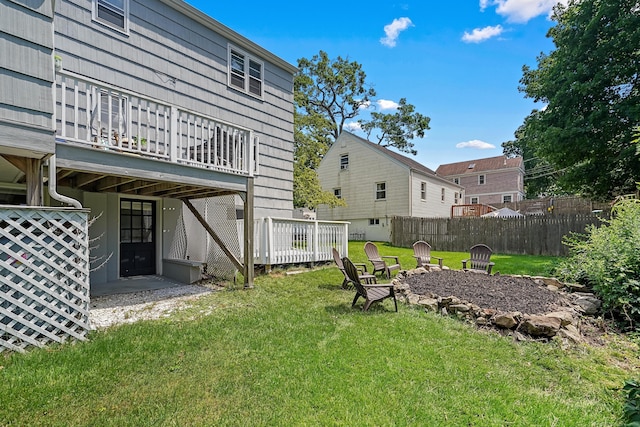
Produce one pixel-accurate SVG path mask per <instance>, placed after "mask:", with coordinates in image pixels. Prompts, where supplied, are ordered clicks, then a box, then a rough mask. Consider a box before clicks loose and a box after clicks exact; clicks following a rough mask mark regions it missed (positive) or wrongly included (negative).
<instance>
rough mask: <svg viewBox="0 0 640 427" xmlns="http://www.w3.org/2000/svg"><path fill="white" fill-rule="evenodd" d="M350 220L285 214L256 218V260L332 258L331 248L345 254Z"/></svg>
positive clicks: (289, 261)
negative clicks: (299, 216) (290, 216)
mask: <svg viewBox="0 0 640 427" xmlns="http://www.w3.org/2000/svg"><path fill="white" fill-rule="evenodd" d="M348 239H349V223H348V222H337V221H310V220H302V219H290V218H288V219H286V218H261V219H258V220H256V221H255V229H254V242H255V252H254V253H255V263H256V264H262V265H281V264H302V263H313V262H321V261H332V260H333V254H332V251H331V249H332V248H336V249H337V250H338V252H339V253H340V255H341V256H348V255H349V253H348V241H349V240H348Z"/></svg>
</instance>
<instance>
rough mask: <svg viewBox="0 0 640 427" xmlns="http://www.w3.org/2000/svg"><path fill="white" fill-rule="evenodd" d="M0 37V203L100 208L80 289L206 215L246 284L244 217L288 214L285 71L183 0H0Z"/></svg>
mask: <svg viewBox="0 0 640 427" xmlns="http://www.w3.org/2000/svg"><path fill="white" fill-rule="evenodd" d="M282 24H283V25H284V24H286V23H282ZM0 34H1V35H2V41H3V42H2V43H0V47H1V48H2V54H1V55H0V204H22V205H28V206H60V205H66V204H72V205H74V206H76V207H83V208H87V209H90V210H91V216H94V217H98V216H99V218H98V219H97V220H96V221H95V223H93V225H92V226H91V228H90V234H91V237H92V238H94V237H98V236H102V237H101V238H100V240H99V242H98V243H96V244H95V245H96V247H95V248H94V249H93V251H92V256H96V257H98V258H99V259H103V260H105V262H106V264H105V265H104V267H103V268H100V269H98V270H97V271H93V272H92V273H91V284H92V286H93V285H95V284H100V283H104V282H110V281H115V280H118V279H119V278H121V277H126V276H135V275H154V274H158V275H161V274H163V273H165V272H168V271H170V270H171V269H172V268H173V267H172V266H171V262H169V261H168V260H167V258H170V257H172V256H175V253H182V254H183V255H184V254H186V256H185V259H186V258H187V257H188V255H189V250H190V249H189V246H190V245H192V243H191V242H186V243H185V238H184V236H182V237H181V236H180V235H179V234H180V230H181V228H180V225H181V224H183V223H184V222H185V221H192V222H193V221H195V219H194V217H195V218H198V219H201V220H202V219H205V218H209V217H211V216H212V214H213V217H215V218H219V220H220V223H214V224H212V223H209V228H210V230H209V234H210V235H216V236H217V237H216V238H217V240H216V242H218V241H219V242H220V246H221V250H219V251H218V252H219V253H220V255H221V258H225V261H229V260H231V262H232V264H233V265H234V266H235V267H236V268H237V269H239V270H240V271H241V272H242V273H243V275H244V279H245V283H247V282H249V284H250V282H251V281H252V278H253V257H252V255H253V253H254V248H253V235H252V233H253V219H254V218H258V217H264V216H277V217H285V218H290V217H291V215H292V209H293V204H292V201H293V75H294V73H295V72H296V71H297V69H296V68H295V67H294V66H293V65H291V64H289V63H287V62H285V61H284V60H282V59H280V58H279V57H277V56H275V55H274V54H272V53H271V52H269V51H267V50H265V49H263V48H262V47H260V46H258V45H257V44H255V43H254V42H252V41H250V40H248V39H246V38H245V37H243V36H241V35H240V34H238V33H236V32H234V31H233V30H231V29H229V28H227V27H225V26H224V25H222V24H221V23H219V22H217V21H216V20H214V19H213V18H211V17H209V16H207V15H205V14H204V13H202V12H200V11H199V10H197V9H195V8H194V7H192V6H190V5H188V4H187V3H185V2H184V1H182V0H144V1H143V0H69V1H62V2H61V1H57V2H56V1H54V0H43V1H35V2H34V1H27V0H2V2H1V3H0ZM49 169H51V173H49V172H48V170H49ZM45 182H47V183H48V184H47V186H48V187H49V191H48V192H47V189H46V187H45V186H44V183H45ZM196 199H198V201H197V202H195V201H196ZM205 201H206V202H205ZM185 206H187V207H190V206H194V207H195V208H194V210H191V208H189V210H188V211H187V209H184V207H185ZM203 210H207V211H210V212H209V213H208V214H207V213H206V212H205V213H203ZM197 212H200V213H197ZM238 220H240V222H241V223H242V224H241V226H240V227H238V226H237V222H238ZM224 221H226V223H224ZM225 227H226V228H225ZM238 229H240V230H241V231H240V233H244V236H242V235H240V236H238ZM176 230H178V231H176ZM200 230H201V231H200V232H199V234H200V238H202V235H205V236H206V232H205V231H204V230H205V228H204V227H203V228H201V229H200ZM214 240H215V239H214ZM203 241H204V240H203ZM197 243H199V244H204V243H202V242H197ZM234 246H235V247H237V246H240V247H241V248H242V249H243V250H241V251H238V250H237V248H234ZM185 251H186V252H185ZM240 252H243V254H244V255H242V256H241V254H240ZM172 254H173V255H172ZM109 256H111V257H110V258H109ZM242 257H244V260H243V259H242ZM192 259H193V258H192ZM205 261H206V260H205ZM211 267H212V266H211V265H209V268H211Z"/></svg>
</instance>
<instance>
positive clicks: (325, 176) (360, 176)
mask: <svg viewBox="0 0 640 427" xmlns="http://www.w3.org/2000/svg"><path fill="white" fill-rule="evenodd" d="M342 154H349V168H348V169H347V170H340V156H341V155H342ZM318 176H319V177H320V183H321V185H322V188H323V189H324V190H326V191H330V192H332V193H333V189H334V188H340V189H341V191H342V198H343V199H344V200H345V202H346V203H347V206H346V207H336V208H332V209H331V208H327V207H326V206H320V207H319V208H318V219H325V220H335V221H344V220H352V219H363V218H385V217H391V216H394V215H401V216H406V215H409V204H408V200H409V169H408V168H407V167H405V166H403V165H400V164H398V163H397V162H395V161H393V160H391V159H389V158H388V157H386V156H384V155H383V154H381V153H380V152H378V151H376V150H373V149H371V148H370V147H368V146H366V145H364V144H362V143H360V142H359V141H358V140H357V139H350V140H349V142H348V143H347V146H346V147H341V146H339V144H338V143H336V144H334V145H333V146H332V147H331V149H330V150H329V151H328V152H327V154H326V155H325V157H324V159H323V160H322V162H321V164H320V166H319V168H318ZM379 182H385V183H386V193H387V197H386V199H385V200H376V199H375V196H376V183H379Z"/></svg>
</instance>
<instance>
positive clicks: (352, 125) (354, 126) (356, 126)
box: [344, 122, 362, 132]
mask: <svg viewBox="0 0 640 427" xmlns="http://www.w3.org/2000/svg"><path fill="white" fill-rule="evenodd" d="M344 129H346V130H348V131H349V132H357V131H359V130H361V129H362V126H360V123H358V122H347V123H345V124H344Z"/></svg>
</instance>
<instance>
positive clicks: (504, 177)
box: [436, 156, 525, 205]
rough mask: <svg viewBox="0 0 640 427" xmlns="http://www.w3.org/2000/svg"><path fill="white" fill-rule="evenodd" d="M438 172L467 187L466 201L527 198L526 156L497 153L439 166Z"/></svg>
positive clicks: (483, 202) (488, 201) (479, 202)
mask: <svg viewBox="0 0 640 427" xmlns="http://www.w3.org/2000/svg"><path fill="white" fill-rule="evenodd" d="M436 173H438V175H440V176H442V177H445V178H447V179H449V180H451V181H453V182H455V183H456V184H459V185H461V186H463V187H464V190H465V198H464V204H483V205H492V204H502V203H509V202H519V201H521V200H523V199H524V196H525V195H524V174H525V170H524V162H523V160H522V157H519V156H518V157H506V156H496V157H488V158H484V159H475V160H467V161H464V162H456V163H448V164H444V165H440V166H438V169H436Z"/></svg>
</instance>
